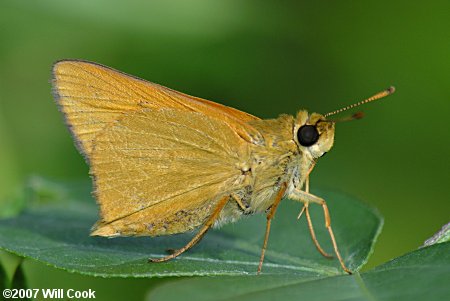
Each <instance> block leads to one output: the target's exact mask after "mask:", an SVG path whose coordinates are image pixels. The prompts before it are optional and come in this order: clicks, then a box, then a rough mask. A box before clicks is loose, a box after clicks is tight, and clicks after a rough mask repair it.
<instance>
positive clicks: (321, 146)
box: [294, 87, 395, 159]
mask: <svg viewBox="0 0 450 301" xmlns="http://www.w3.org/2000/svg"><path fill="white" fill-rule="evenodd" d="M394 92H395V88H394V87H389V88H388V89H386V90H384V91H381V92H379V93H377V94H375V95H374V96H372V97H369V98H367V99H365V100H363V101H360V102H357V103H355V104H352V105H349V106H346V107H344V108H341V109H338V110H335V111H332V112H329V113H326V114H324V115H321V114H318V113H312V114H309V113H308V112H307V111H300V112H298V113H297V118H296V121H295V128H294V140H295V142H296V143H297V145H298V147H299V148H300V150H302V151H303V153H305V152H306V153H309V154H310V155H311V157H312V158H314V159H316V158H319V157H322V156H323V155H324V154H326V153H327V152H328V151H329V150H330V149H331V147H332V146H333V142H334V128H335V124H336V122H342V121H350V120H355V119H361V118H362V117H363V116H364V115H363V113H362V112H358V113H355V114H353V115H351V116H348V117H344V118H340V119H327V117H328V116H332V115H335V114H338V113H341V112H344V111H347V110H349V109H352V108H354V107H357V106H360V105H362V104H366V103H369V102H372V101H374V100H377V99H380V98H383V97H386V96H388V95H391V94H392V93H394Z"/></svg>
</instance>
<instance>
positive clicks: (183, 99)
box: [53, 60, 259, 160]
mask: <svg viewBox="0 0 450 301" xmlns="http://www.w3.org/2000/svg"><path fill="white" fill-rule="evenodd" d="M53 91H54V96H55V99H56V100H57V103H58V104H59V106H60V110H61V111H62V112H63V113H64V115H65V118H66V122H67V124H68V126H69V127H70V130H71V132H72V134H73V136H74V138H75V140H76V142H77V146H78V148H79V150H80V151H81V152H82V153H83V154H84V155H85V157H86V159H87V160H89V157H90V154H91V152H92V149H93V146H94V141H95V139H96V136H97V135H98V134H99V133H101V131H102V130H103V129H105V127H107V126H109V125H111V124H112V123H113V122H115V121H117V120H119V119H120V118H122V117H123V116H124V115H125V114H127V113H129V112H133V111H139V110H142V109H145V108H151V109H159V108H172V109H177V110H181V111H193V112H200V113H203V114H205V115H208V116H209V117H211V118H216V119H220V120H223V121H224V122H225V123H227V124H228V125H229V126H230V127H231V128H232V129H233V130H234V131H236V133H238V135H240V136H241V137H243V138H244V139H245V140H247V141H252V140H255V139H258V138H255V137H258V135H259V133H258V132H257V131H256V130H255V129H254V128H253V127H251V126H250V125H248V124H247V122H248V121H251V120H259V118H257V117H255V116H252V115H250V114H247V113H245V112H242V111H239V110H236V109H233V108H230V107H227V106H224V105H221V104H218V103H214V102H212V101H208V100H204V99H201V98H197V97H193V96H189V95H186V94H183V93H180V92H177V91H174V90H171V89H169V88H166V87H163V86H160V85H157V84H154V83H151V82H147V81H144V80H142V79H139V78H136V77H133V76H130V75H127V74H124V73H121V72H119V71H116V70H113V69H111V68H108V67H105V66H102V65H99V64H96V63H91V62H86V61H77V60H64V61H59V62H57V63H56V64H55V65H54V66H53Z"/></svg>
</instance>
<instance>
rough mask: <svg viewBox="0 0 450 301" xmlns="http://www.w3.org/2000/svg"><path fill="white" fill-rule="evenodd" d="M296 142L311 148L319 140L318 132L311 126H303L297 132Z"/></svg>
mask: <svg viewBox="0 0 450 301" xmlns="http://www.w3.org/2000/svg"><path fill="white" fill-rule="evenodd" d="M297 138H298V142H300V144H301V145H303V146H311V145H313V144H315V143H316V142H317V140H319V132H318V131H317V129H316V127H315V126H313V125H303V126H302V127H300V128H299V129H298V132H297Z"/></svg>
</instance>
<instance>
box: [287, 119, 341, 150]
mask: <svg viewBox="0 0 450 301" xmlns="http://www.w3.org/2000/svg"><path fill="white" fill-rule="evenodd" d="M334 127H335V122H333V121H329V120H326V119H325V117H324V116H323V115H321V114H318V113H312V114H309V113H308V112H307V111H300V112H298V113H297V117H296V121H295V128H294V140H295V142H296V143H297V145H298V147H299V148H300V150H302V151H303V153H309V154H310V155H311V157H313V158H314V159H315V158H319V157H322V156H323V155H324V154H325V153H327V152H328V151H329V150H330V149H331V147H332V146H333V141H334Z"/></svg>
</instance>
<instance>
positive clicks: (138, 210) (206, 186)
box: [90, 109, 248, 236]
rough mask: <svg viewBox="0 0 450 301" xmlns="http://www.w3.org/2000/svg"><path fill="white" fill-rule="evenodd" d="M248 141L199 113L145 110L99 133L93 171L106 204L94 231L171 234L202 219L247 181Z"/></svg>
mask: <svg viewBox="0 0 450 301" xmlns="http://www.w3.org/2000/svg"><path fill="white" fill-rule="evenodd" d="M246 157H248V150H247V143H246V142H244V141H243V140H242V138H241V137H240V136H238V135H237V134H236V132H235V131H233V130H232V129H231V128H230V127H229V126H228V125H227V124H226V123H225V122H222V121H220V120H217V119H213V118H210V117H208V116H206V115H204V114H201V113H198V112H187V111H180V110H175V109H153V110H152V109H145V110H142V111H138V112H134V113H130V114H127V115H126V116H124V117H123V118H122V119H121V120H120V121H118V122H116V123H115V124H114V125H112V126H110V127H108V128H107V129H105V130H104V131H103V132H102V133H101V134H100V135H99V136H97V138H96V140H95V142H94V147H93V150H92V153H91V157H90V158H91V173H92V175H93V176H94V178H95V189H96V190H95V194H96V196H97V200H98V203H99V204H100V210H101V221H100V222H99V223H98V224H97V227H96V229H94V232H93V235H102V236H114V235H152V236H154V235H163V234H172V233H179V232H185V231H187V230H191V229H193V228H195V227H196V226H199V225H200V224H202V223H203V222H204V220H205V218H207V217H208V216H209V215H210V212H211V210H212V209H213V208H214V204H215V202H216V201H218V199H219V198H220V197H223V196H224V195H227V194H228V195H229V194H230V193H231V191H233V190H235V189H240V188H242V187H241V186H242V184H241V183H240V181H239V179H240V177H241V171H240V169H239V168H238V164H239V162H242V161H243V160H246Z"/></svg>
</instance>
